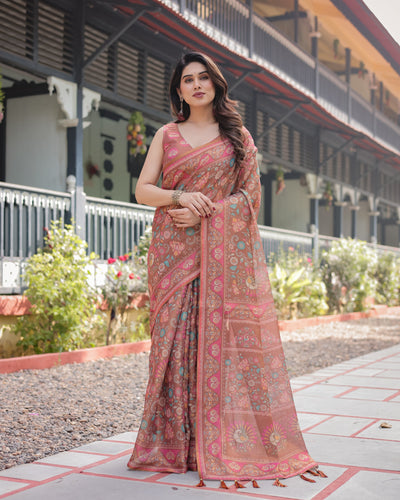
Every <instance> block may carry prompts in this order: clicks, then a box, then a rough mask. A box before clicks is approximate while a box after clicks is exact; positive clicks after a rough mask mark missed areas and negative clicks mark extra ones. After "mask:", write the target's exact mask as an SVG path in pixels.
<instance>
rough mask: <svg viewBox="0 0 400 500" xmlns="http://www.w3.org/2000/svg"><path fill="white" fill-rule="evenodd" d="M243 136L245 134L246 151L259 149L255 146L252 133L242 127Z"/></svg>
mask: <svg viewBox="0 0 400 500" xmlns="http://www.w3.org/2000/svg"><path fill="white" fill-rule="evenodd" d="M242 134H243V144H244V146H245V148H246V149H253V148H255V149H257V148H256V146H255V144H254V139H253V137H252V135H251V134H250V132H249V131H248V130H247V128H246V127H245V126H243V127H242Z"/></svg>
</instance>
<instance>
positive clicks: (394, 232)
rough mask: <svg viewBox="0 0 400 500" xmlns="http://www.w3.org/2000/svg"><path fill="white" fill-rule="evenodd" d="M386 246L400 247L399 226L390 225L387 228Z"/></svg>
mask: <svg viewBox="0 0 400 500" xmlns="http://www.w3.org/2000/svg"><path fill="white" fill-rule="evenodd" d="M385 245H389V246H391V247H398V246H399V226H398V225H397V224H390V225H387V226H386V227H385Z"/></svg>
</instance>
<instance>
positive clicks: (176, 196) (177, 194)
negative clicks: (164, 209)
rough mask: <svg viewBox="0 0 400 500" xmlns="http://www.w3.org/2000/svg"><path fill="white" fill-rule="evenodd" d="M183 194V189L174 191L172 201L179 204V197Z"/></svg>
mask: <svg viewBox="0 0 400 500" xmlns="http://www.w3.org/2000/svg"><path fill="white" fill-rule="evenodd" d="M182 194H183V191H181V190H180V189H178V190H176V191H174V192H173V193H172V203H173V204H174V205H179V198H180V197H181V196H182Z"/></svg>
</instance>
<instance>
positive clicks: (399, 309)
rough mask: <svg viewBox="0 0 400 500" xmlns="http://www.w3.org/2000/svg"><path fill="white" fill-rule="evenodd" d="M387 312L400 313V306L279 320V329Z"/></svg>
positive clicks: (295, 328)
mask: <svg viewBox="0 0 400 500" xmlns="http://www.w3.org/2000/svg"><path fill="white" fill-rule="evenodd" d="M387 312H390V313H392V312H394V313H400V306H394V307H387V306H374V307H373V308H372V309H370V310H369V311H362V312H352V313H345V314H331V315H328V316H315V317H313V318H300V319H292V320H283V321H279V329H280V330H281V331H285V330H286V331H292V330H297V329H299V328H305V327H307V326H317V325H321V324H324V323H333V322H334V321H350V320H355V319H362V318H372V317H376V316H381V315H382V314H386V313H387Z"/></svg>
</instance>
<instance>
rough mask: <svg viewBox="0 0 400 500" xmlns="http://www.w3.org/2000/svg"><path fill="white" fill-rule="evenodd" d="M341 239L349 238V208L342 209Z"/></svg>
mask: <svg viewBox="0 0 400 500" xmlns="http://www.w3.org/2000/svg"><path fill="white" fill-rule="evenodd" d="M342 232H343V237H344V238H349V237H351V210H350V208H349V207H347V206H345V207H343V228H342Z"/></svg>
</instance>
